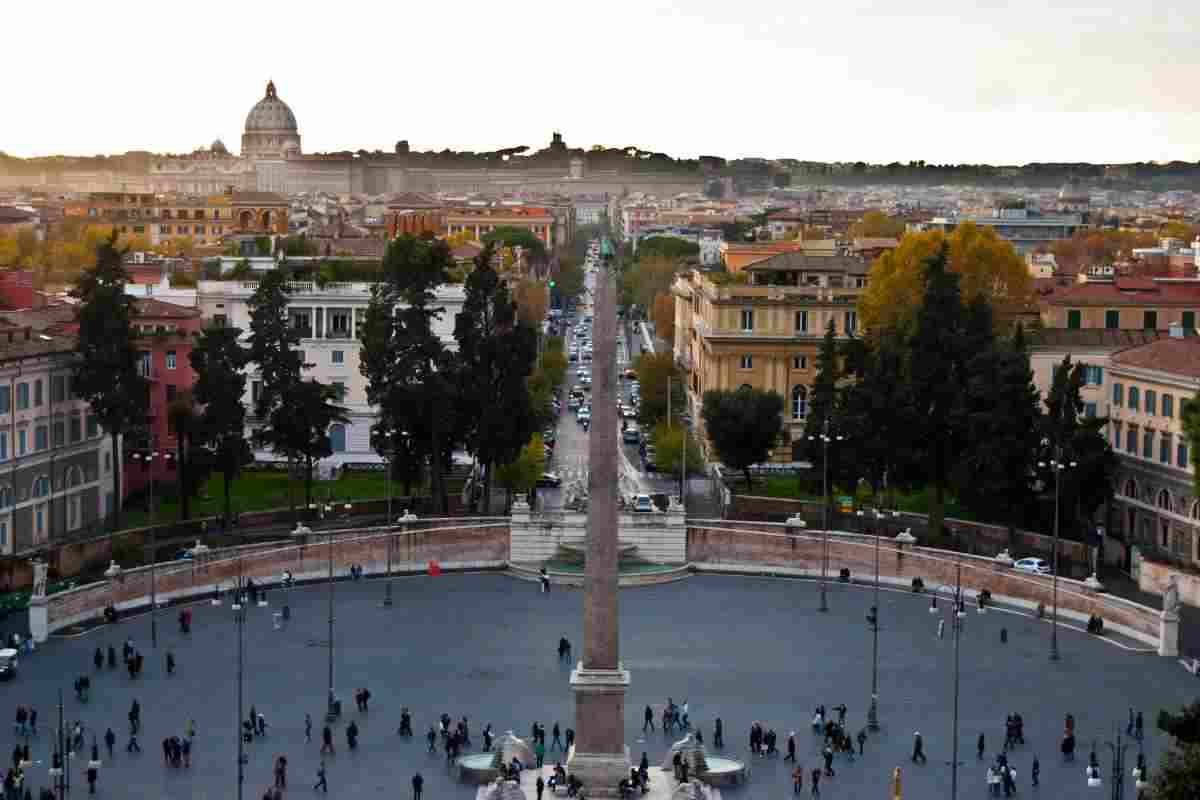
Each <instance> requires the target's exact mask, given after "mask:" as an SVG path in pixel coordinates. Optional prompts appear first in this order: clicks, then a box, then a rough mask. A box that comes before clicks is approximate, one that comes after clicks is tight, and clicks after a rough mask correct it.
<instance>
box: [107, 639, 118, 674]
mask: <svg viewBox="0 0 1200 800" xmlns="http://www.w3.org/2000/svg"><path fill="white" fill-rule="evenodd" d="M108 668H109V669H116V668H117V651H116V649H115V648H113V646H112V645H111V644H110V645H109V646H108Z"/></svg>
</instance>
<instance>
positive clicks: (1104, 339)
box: [1026, 328, 1167, 350]
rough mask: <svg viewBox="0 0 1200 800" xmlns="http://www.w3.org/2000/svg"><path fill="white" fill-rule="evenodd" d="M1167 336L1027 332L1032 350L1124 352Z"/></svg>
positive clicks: (1058, 330) (1130, 332)
mask: <svg viewBox="0 0 1200 800" xmlns="http://www.w3.org/2000/svg"><path fill="white" fill-rule="evenodd" d="M1166 335H1167V333H1166V331H1146V330H1136V329H1130V330H1111V329H1108V328H1042V329H1040V330H1027V331H1026V336H1027V337H1028V342H1029V346H1030V347H1031V348H1038V347H1044V348H1049V349H1054V350H1057V349H1062V348H1085V347H1087V348H1095V349H1106V348H1107V349H1112V350H1124V349H1127V348H1130V347H1137V346H1140V345H1143V344H1147V343H1149V342H1155V341H1158V340H1159V339H1161V338H1162V337H1164V336H1166Z"/></svg>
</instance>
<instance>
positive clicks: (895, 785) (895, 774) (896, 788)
mask: <svg viewBox="0 0 1200 800" xmlns="http://www.w3.org/2000/svg"><path fill="white" fill-rule="evenodd" d="M892 800H901V799H900V768H899V767H896V768H895V769H894V770H892Z"/></svg>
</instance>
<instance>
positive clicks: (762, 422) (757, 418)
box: [700, 387, 783, 489]
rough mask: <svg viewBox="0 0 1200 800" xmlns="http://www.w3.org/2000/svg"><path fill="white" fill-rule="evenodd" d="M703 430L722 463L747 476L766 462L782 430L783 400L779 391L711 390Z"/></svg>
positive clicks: (748, 480) (706, 395)
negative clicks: (757, 465)
mask: <svg viewBox="0 0 1200 800" xmlns="http://www.w3.org/2000/svg"><path fill="white" fill-rule="evenodd" d="M700 413H701V415H702V416H703V418H704V429H705V431H706V432H707V433H708V438H709V441H711V442H712V444H713V447H714V448H715V449H716V451H717V456H718V457H719V458H720V459H721V462H722V463H724V464H725V466H727V467H729V468H730V469H735V470H739V471H741V472H742V473H744V474H745V476H746V488H747V489H749V488H750V486H751V476H750V467H751V465H753V464H761V463H763V462H765V461H766V460H767V458H768V457H769V454H770V451H771V449H772V448H773V447H775V445H776V444H778V442H779V434H780V432H781V431H782V430H783V398H782V397H780V396H779V394H778V393H776V392H771V391H763V390H762V389H754V388H749V387H742V388H740V389H737V390H735V391H725V390H720V389H710V390H709V391H707V392H705V393H704V402H703V406H702V408H701V412H700Z"/></svg>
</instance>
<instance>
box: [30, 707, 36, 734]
mask: <svg viewBox="0 0 1200 800" xmlns="http://www.w3.org/2000/svg"><path fill="white" fill-rule="evenodd" d="M29 735H30V736H37V709H36V708H34V707H33V706H30V707H29Z"/></svg>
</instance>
